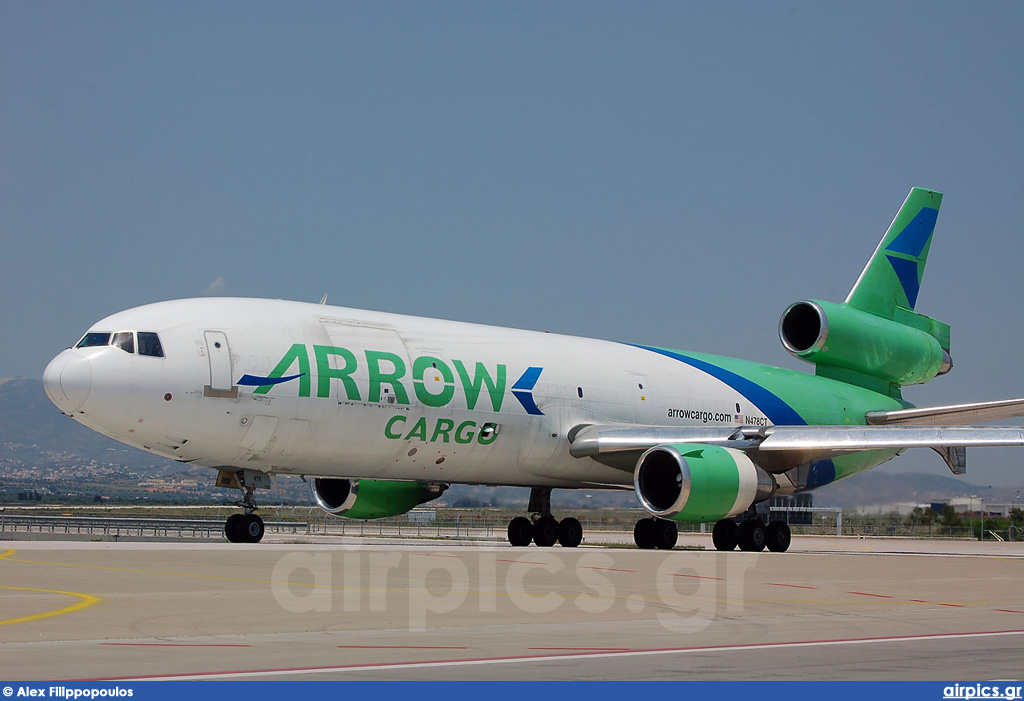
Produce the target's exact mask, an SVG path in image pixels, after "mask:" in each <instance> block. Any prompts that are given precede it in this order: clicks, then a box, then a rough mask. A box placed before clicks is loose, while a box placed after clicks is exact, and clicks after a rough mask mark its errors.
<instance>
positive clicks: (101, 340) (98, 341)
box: [75, 331, 110, 348]
mask: <svg viewBox="0 0 1024 701" xmlns="http://www.w3.org/2000/svg"><path fill="white" fill-rule="evenodd" d="M109 343H110V334H109V333H102V332H99V331H90V332H89V333H87V334H85V335H84V336H82V340H81V341H79V342H78V345H77V346H75V348H92V347H93V346H105V345H108V344H109Z"/></svg>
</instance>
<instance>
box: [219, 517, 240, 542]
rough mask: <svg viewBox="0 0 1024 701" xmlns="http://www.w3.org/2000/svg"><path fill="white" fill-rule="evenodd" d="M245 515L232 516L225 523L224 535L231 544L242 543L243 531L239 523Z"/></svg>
mask: <svg viewBox="0 0 1024 701" xmlns="http://www.w3.org/2000/svg"><path fill="white" fill-rule="evenodd" d="M244 515H245V514H231V515H230V516H228V520H227V521H225V522H224V535H225V536H226V537H227V539H228V542H230V543H241V542H242V529H241V528H240V527H239V521H241V520H242V517H243V516H244Z"/></svg>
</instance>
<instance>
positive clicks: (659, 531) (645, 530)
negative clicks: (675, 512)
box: [633, 518, 679, 550]
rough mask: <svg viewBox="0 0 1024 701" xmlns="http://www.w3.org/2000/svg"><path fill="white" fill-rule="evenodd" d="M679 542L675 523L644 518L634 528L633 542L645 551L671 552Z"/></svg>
mask: <svg viewBox="0 0 1024 701" xmlns="http://www.w3.org/2000/svg"><path fill="white" fill-rule="evenodd" d="M677 540H679V528H678V527H677V526H676V524H675V521H666V520H664V519H660V518H642V519H640V520H639V521H637V522H636V525H635V526H633V541H634V542H635V543H636V546H637V547H638V548H641V549H643V550H653V549H654V548H658V549H659V550H671V549H672V548H674V547H675V546H676V541H677Z"/></svg>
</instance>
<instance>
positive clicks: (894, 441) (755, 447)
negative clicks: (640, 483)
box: [569, 410, 1024, 474]
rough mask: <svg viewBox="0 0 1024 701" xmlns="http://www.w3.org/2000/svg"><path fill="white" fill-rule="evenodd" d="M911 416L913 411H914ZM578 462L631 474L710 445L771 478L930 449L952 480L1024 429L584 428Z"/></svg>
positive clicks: (577, 439) (1023, 439)
mask: <svg viewBox="0 0 1024 701" xmlns="http://www.w3.org/2000/svg"><path fill="white" fill-rule="evenodd" d="M911 411H913V410H911ZM570 437H571V441H572V445H571V446H570V449H569V452H570V454H571V455H573V456H574V457H577V458H582V457H591V458H594V459H595V460H597V461H599V462H602V463H605V464H608V465H613V466H615V467H620V468H622V469H632V465H633V464H635V462H636V459H637V458H639V456H640V453H642V452H643V451H645V450H647V449H648V448H653V447H654V446H656V445H663V444H666V443H707V444H710V445H720V446H724V447H728V448H736V449H738V450H743V451H745V452H747V453H748V455H750V457H751V459H753V460H754V462H756V463H758V464H759V465H761V466H762V467H764V468H765V469H766V470H768V471H769V472H776V473H777V472H784V471H786V470H788V469H791V468H793V467H796V466H798V465H802V464H805V463H808V462H813V461H815V460H824V459H827V458H831V457H835V456H836V455H842V454H844V453H856V452H860V451H865V450H892V451H900V450H904V449H907V448H931V449H933V450H935V451H936V452H938V453H939V455H941V456H942V457H943V459H944V460H945V461H946V464H947V465H948V466H949V468H950V469H951V470H952V471H953V472H954V474H963V473H964V472H965V471H966V455H965V450H966V448H967V447H969V446H1024V428H1021V427H1009V426H992V427H983V426H918V425H895V426H766V427H753V426H741V427H728V426H722V427H666V426H632V427H628V428H626V427H617V426H597V425H588V426H581V427H579V428H578V429H577V430H575V431H574V432H572V433H571V434H570Z"/></svg>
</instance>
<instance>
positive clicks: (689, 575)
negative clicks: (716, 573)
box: [672, 574, 725, 582]
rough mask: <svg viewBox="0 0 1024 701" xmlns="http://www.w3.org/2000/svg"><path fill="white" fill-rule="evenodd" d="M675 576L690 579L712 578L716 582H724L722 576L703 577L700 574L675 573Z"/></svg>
mask: <svg viewBox="0 0 1024 701" xmlns="http://www.w3.org/2000/svg"><path fill="white" fill-rule="evenodd" d="M672 576H673V577H689V578H690V579H712V580H714V581H716V582H724V581H725V580H724V579H722V578H721V577H701V576H700V575H699V574H674V575H672Z"/></svg>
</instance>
